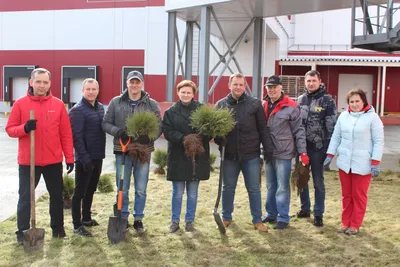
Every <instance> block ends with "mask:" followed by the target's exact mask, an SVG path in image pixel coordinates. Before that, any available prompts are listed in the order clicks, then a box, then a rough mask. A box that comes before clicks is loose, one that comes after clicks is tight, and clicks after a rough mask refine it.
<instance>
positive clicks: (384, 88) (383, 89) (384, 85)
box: [380, 66, 386, 117]
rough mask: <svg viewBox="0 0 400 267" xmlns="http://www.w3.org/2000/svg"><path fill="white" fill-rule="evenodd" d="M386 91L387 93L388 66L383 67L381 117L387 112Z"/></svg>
mask: <svg viewBox="0 0 400 267" xmlns="http://www.w3.org/2000/svg"><path fill="white" fill-rule="evenodd" d="M385 91H386V66H383V71H382V98H381V105H382V107H381V114H380V116H381V117H382V116H383V112H384V110H385Z"/></svg>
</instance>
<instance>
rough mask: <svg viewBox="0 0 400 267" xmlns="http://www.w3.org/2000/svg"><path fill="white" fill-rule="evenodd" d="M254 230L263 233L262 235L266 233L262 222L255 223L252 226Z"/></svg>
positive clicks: (266, 230)
mask: <svg viewBox="0 0 400 267" xmlns="http://www.w3.org/2000/svg"><path fill="white" fill-rule="evenodd" d="M254 229H256V230H258V231H260V232H264V233H266V232H268V229H267V227H265V225H264V224H263V223H262V222H259V223H255V224H254Z"/></svg>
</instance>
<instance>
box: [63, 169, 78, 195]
mask: <svg viewBox="0 0 400 267" xmlns="http://www.w3.org/2000/svg"><path fill="white" fill-rule="evenodd" d="M74 189H75V181H74V179H73V178H72V176H70V175H68V174H67V175H65V176H64V181H63V198H64V199H71V197H72V194H73V193H74Z"/></svg>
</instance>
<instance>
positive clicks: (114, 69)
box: [0, 50, 157, 103]
mask: <svg viewBox="0 0 400 267" xmlns="http://www.w3.org/2000/svg"><path fill="white" fill-rule="evenodd" d="M0 59H1V61H0V67H2V66H3V65H38V66H39V67H43V68H46V69H48V70H49V71H50V72H51V74H52V79H51V80H52V86H51V91H52V94H53V95H54V96H56V97H58V98H60V97H61V67H62V66H66V65H70V66H77V65H85V66H86V65H96V66H99V72H98V81H99V84H100V95H99V100H100V101H101V102H103V103H108V102H109V101H110V99H111V98H113V97H114V96H116V95H118V94H119V93H120V88H121V70H122V67H123V66H144V51H143V50H68V51H66V50H62V51H60V50H59V51H1V52H0ZM146 80H147V77H145V82H146ZM1 83H2V82H1ZM1 90H3V85H2V84H1ZM150 92H152V91H150ZM0 95H1V97H2V96H3V92H2V91H1V94H0ZM155 95H157V93H156V94H155ZM1 100H3V99H1Z"/></svg>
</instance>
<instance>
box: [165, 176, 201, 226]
mask: <svg viewBox="0 0 400 267" xmlns="http://www.w3.org/2000/svg"><path fill="white" fill-rule="evenodd" d="M185 186H186V195H187V200H186V215H185V222H193V221H194V217H195V215H196V207H197V192H198V189H199V181H172V218H171V221H172V222H177V223H179V220H180V217H181V210H182V197H183V193H184V191H185Z"/></svg>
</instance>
